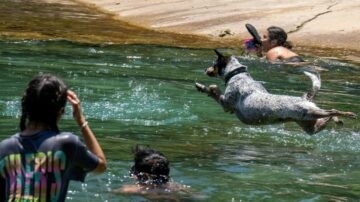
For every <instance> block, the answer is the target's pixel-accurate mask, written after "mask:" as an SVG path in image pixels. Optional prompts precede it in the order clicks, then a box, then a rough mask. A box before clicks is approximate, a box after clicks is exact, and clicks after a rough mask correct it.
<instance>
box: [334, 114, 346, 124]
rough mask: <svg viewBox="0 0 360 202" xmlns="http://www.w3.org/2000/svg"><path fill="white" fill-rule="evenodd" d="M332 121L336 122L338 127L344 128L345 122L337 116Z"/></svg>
mask: <svg viewBox="0 0 360 202" xmlns="http://www.w3.org/2000/svg"><path fill="white" fill-rule="evenodd" d="M332 120H333V121H334V122H335V124H336V125H338V126H343V125H344V122H343V121H342V120H340V119H339V118H338V117H337V116H334V117H332Z"/></svg>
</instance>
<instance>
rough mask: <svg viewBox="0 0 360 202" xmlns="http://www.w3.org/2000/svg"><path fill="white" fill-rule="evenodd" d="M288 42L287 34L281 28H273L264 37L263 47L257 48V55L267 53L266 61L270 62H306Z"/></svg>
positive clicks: (268, 29)
mask: <svg viewBox="0 0 360 202" xmlns="http://www.w3.org/2000/svg"><path fill="white" fill-rule="evenodd" d="M286 40H287V34H286V32H285V31H284V30H283V29H282V28H280V27H275V26H271V27H269V28H267V32H266V33H265V34H264V35H263V39H262V41H261V42H262V45H261V46H260V47H258V48H257V55H258V56H260V57H261V56H262V52H263V51H264V52H266V59H267V60H268V61H269V62H276V61H279V60H280V61H281V62H285V63H296V62H304V60H303V59H302V58H301V57H300V56H299V55H298V54H296V53H295V52H293V51H292V50H291V48H292V45H291V43H290V42H288V41H286Z"/></svg>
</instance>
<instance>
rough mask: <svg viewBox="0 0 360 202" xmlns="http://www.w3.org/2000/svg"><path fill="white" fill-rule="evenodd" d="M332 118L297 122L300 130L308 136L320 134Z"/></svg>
mask: <svg viewBox="0 0 360 202" xmlns="http://www.w3.org/2000/svg"><path fill="white" fill-rule="evenodd" d="M332 120H333V118H332V117H326V118H320V119H317V120H314V121H301V122H297V123H298V124H299V125H300V126H301V128H302V129H303V130H304V131H305V132H306V133H307V134H309V135H313V134H315V133H318V132H320V131H321V130H323V129H324V128H325V126H326V125H327V124H328V123H329V122H330V121H332Z"/></svg>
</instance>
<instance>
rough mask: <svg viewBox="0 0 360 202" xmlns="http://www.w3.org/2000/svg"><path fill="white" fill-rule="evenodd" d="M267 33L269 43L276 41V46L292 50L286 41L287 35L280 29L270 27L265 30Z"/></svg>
mask: <svg viewBox="0 0 360 202" xmlns="http://www.w3.org/2000/svg"><path fill="white" fill-rule="evenodd" d="M267 31H268V33H269V40H270V41H272V40H276V41H277V45H278V46H283V47H285V48H288V49H291V48H292V44H291V43H290V42H288V41H286V39H287V34H286V32H285V31H284V30H283V29H282V28H280V27H275V26H271V27H269V28H267Z"/></svg>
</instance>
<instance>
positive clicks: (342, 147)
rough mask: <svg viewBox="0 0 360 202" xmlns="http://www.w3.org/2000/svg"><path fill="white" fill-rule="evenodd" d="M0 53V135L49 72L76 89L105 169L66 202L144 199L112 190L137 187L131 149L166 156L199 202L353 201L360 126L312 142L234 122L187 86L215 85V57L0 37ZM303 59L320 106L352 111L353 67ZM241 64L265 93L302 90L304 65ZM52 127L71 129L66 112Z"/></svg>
mask: <svg viewBox="0 0 360 202" xmlns="http://www.w3.org/2000/svg"><path fill="white" fill-rule="evenodd" d="M0 47H1V49H0V66H1V71H0V86H1V91H0V98H1V99H0V126H1V127H0V140H1V139H4V138H6V137H8V136H10V135H12V134H14V133H16V132H17V131H18V121H19V120H18V119H19V113H20V112H19V110H20V109H19V100H20V97H21V95H22V93H23V90H24V88H25V86H26V84H27V82H28V81H29V80H30V79H31V78H32V77H33V76H34V75H37V74H38V73H52V74H55V75H58V76H60V77H62V78H63V79H64V80H65V82H66V83H67V84H68V85H69V86H70V87H71V89H73V90H74V91H76V92H77V93H78V95H79V97H80V98H81V100H82V106H83V109H84V113H85V115H86V117H87V119H88V120H89V123H90V125H91V127H92V129H93V130H94V132H95V134H96V136H97V137H98V139H99V141H100V144H101V145H102V147H103V148H104V151H105V153H106V156H107V158H108V161H109V166H108V170H107V172H106V173H105V174H103V175H100V176H89V177H88V178H87V180H86V183H84V184H81V183H78V182H72V183H71V186H70V188H69V193H68V200H69V201H87V202H90V201H147V199H145V198H143V197H141V196H123V195H114V194H112V193H111V192H110V190H111V189H116V188H118V187H120V186H122V185H124V184H134V181H133V180H132V179H130V178H129V177H128V170H129V168H130V167H131V165H132V155H131V148H132V147H133V146H134V145H136V144H145V145H150V146H152V147H153V148H155V149H157V150H159V151H161V152H163V153H164V154H165V155H166V156H167V157H168V159H169V160H170V162H171V176H172V178H173V180H174V181H175V182H178V183H182V184H184V185H186V186H189V187H191V189H192V190H193V191H194V192H197V193H201V195H202V198H203V199H202V201H358V200H359V198H360V155H359V154H360V121H359V120H350V119H344V123H345V125H344V126H343V127H338V126H335V125H334V124H330V125H329V126H328V127H327V128H326V129H325V130H324V131H322V132H320V133H318V134H316V135H314V136H308V135H306V134H305V133H304V132H302V131H301V130H300V128H299V127H298V126H297V125H295V124H292V123H287V124H279V125H268V126H249V125H245V124H242V123H241V122H240V121H239V120H238V119H237V118H236V117H235V116H234V115H231V114H226V113H224V112H223V110H222V108H221V107H220V106H219V105H218V104H217V103H215V101H213V100H211V99H210V98H209V97H207V96H205V95H203V94H200V93H198V92H197V91H196V90H195V88H194V82H195V81H197V82H201V83H205V84H211V83H216V84H218V85H220V86H221V87H222V88H223V87H224V86H223V82H222V81H220V80H217V79H214V78H208V77H206V76H205V75H204V74H203V70H204V69H205V67H208V66H209V65H211V64H212V62H213V60H214V59H215V54H214V53H213V51H212V50H209V49H180V48H170V47H159V46H141V45H123V46H120V45H107V46H100V45H99V46H96V45H86V44H76V43H69V42H65V41H48V42H41V41H17V42H6V41H2V42H0ZM230 51H231V50H230ZM306 59H307V60H309V61H312V62H314V63H315V64H317V65H319V66H321V67H323V68H325V69H327V70H328V71H324V72H321V77H322V90H321V91H320V93H319V96H318V97H316V102H317V104H318V105H319V106H320V107H323V108H329V109H331V108H336V109H340V110H349V111H354V112H357V113H359V112H360V102H359V100H360V78H359V75H360V67H359V66H356V65H353V64H349V63H345V62H341V61H335V60H330V59H319V58H306ZM240 60H241V62H242V63H244V64H245V65H247V66H248V67H249V71H250V73H251V75H252V76H253V77H254V78H255V79H257V80H260V81H262V82H263V84H264V86H265V87H266V88H267V89H268V90H269V91H270V92H272V93H279V94H288V95H298V96H300V95H302V94H303V93H304V92H306V91H307V89H308V88H309V87H310V80H309V79H308V78H307V77H306V76H305V75H304V74H303V73H302V71H304V70H306V69H307V68H306V67H291V66H284V65H269V64H268V63H266V62H264V61H260V60H259V59H257V58H253V57H249V56H242V57H240ZM60 128H61V130H63V131H74V132H75V133H77V134H79V132H78V129H77V126H76V125H75V123H74V122H73V121H72V119H71V109H70V108H69V106H67V109H66V113H65V116H64V118H63V120H62V122H61V124H60ZM204 198H205V199H204ZM189 200H194V201H196V200H200V199H189Z"/></svg>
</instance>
